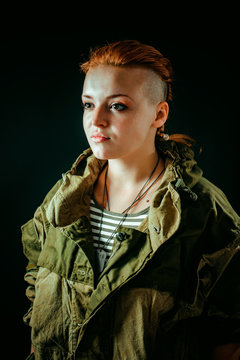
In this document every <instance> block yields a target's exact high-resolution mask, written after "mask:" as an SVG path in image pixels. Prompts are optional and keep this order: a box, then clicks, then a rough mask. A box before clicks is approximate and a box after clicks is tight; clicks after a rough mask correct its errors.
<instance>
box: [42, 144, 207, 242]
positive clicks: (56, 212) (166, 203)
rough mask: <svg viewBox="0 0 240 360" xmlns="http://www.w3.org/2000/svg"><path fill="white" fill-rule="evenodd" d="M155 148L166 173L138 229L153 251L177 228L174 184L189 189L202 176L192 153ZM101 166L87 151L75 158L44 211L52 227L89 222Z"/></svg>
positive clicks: (184, 149)
mask: <svg viewBox="0 0 240 360" xmlns="http://www.w3.org/2000/svg"><path fill="white" fill-rule="evenodd" d="M156 147H157V149H158V151H159V152H160V155H162V156H164V157H165V167H166V170H165V173H164V176H163V179H162V182H161V186H160V187H159V189H158V190H156V192H155V195H154V197H153V199H152V202H151V205H150V211H149V217H148V223H147V224H146V225H147V226H146V228H145V229H143V228H142V230H147V229H148V230H147V231H149V234H150V238H151V242H152V247H153V249H156V248H157V247H158V246H159V239H161V242H165V241H166V240H167V239H168V238H169V237H170V236H172V235H173V233H174V232H175V231H176V230H177V229H178V227H179V224H180V219H181V203H180V197H179V193H178V191H177V190H176V188H175V186H174V185H175V184H176V181H177V180H179V179H181V182H182V184H184V186H185V187H186V188H188V189H190V188H191V187H193V186H194V185H195V184H196V183H197V182H198V181H199V179H200V177H201V176H202V171H201V169H200V168H199V167H198V166H197V164H196V161H195V160H194V158H193V155H194V153H193V151H192V150H191V149H190V148H188V147H187V146H186V145H183V144H179V143H176V142H174V141H165V140H160V139H157V141H156ZM105 163H106V161H103V160H99V159H97V158H95V156H94V155H93V154H92V151H91V150H90V149H88V150H86V151H84V152H83V153H82V154H81V155H80V156H79V157H78V159H77V160H76V161H75V162H74V164H73V166H72V168H71V170H69V171H68V172H66V173H65V174H63V183H62V185H61V186H60V188H59V189H58V191H57V192H56V194H55V195H54V196H53V198H52V200H51V201H50V203H49V205H48V207H47V209H46V215H47V218H48V221H49V222H50V223H51V224H52V225H53V226H55V227H58V228H66V227H69V226H70V225H73V224H74V223H75V222H76V221H77V220H78V219H79V218H81V217H87V218H89V203H90V198H91V195H92V192H93V186H94V183H95V181H96V180H97V178H98V176H99V173H100V172H101V170H102V168H103V166H104V164H105Z"/></svg>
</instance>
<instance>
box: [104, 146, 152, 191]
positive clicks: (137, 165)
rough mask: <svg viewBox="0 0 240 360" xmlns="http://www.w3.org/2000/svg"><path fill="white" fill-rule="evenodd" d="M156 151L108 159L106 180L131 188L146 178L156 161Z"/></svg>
mask: <svg viewBox="0 0 240 360" xmlns="http://www.w3.org/2000/svg"><path fill="white" fill-rule="evenodd" d="M158 157H159V155H158V153H157V151H156V150H154V151H153V152H151V153H148V154H139V155H138V156H137V157H135V158H134V159H133V158H132V157H128V158H121V159H110V160H108V182H109V183H110V184H115V186H117V185H118V184H121V186H123V185H124V187H125V186H126V187H130V188H133V187H135V186H137V185H138V184H139V183H141V182H143V181H144V180H146V179H147V178H148V177H149V175H150V174H151V172H152V170H153V168H154V166H155V165H156V163H157V161H158Z"/></svg>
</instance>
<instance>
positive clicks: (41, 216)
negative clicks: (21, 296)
mask: <svg viewBox="0 0 240 360" xmlns="http://www.w3.org/2000/svg"><path fill="white" fill-rule="evenodd" d="M61 183H62V179H61V180H59V181H58V182H57V183H56V184H55V185H54V187H53V188H52V189H51V190H50V191H49V193H48V194H47V196H46V197H45V199H44V201H43V203H42V204H41V205H40V206H39V207H38V208H37V210H36V211H35V213H34V216H33V218H32V219H31V220H29V221H28V222H27V223H26V224H24V225H22V226H21V231H22V245H23V253H24V255H25V256H26V258H27V261H28V263H27V266H26V273H25V276H24V280H25V281H26V282H27V284H28V286H27V289H26V296H27V298H28V299H29V300H30V301H31V306H30V309H29V310H28V312H27V314H25V315H24V317H23V320H24V322H25V323H26V324H29V322H30V319H31V313H32V305H33V302H34V298H35V282H36V278H37V274H38V258H39V255H40V253H41V250H42V247H43V244H44V242H45V238H46V234H47V231H48V226H49V223H48V221H47V220H46V216H45V209H46V207H47V206H48V203H49V202H50V200H51V199H52V197H53V196H54V194H55V193H56V191H57V190H58V188H59V187H60V185H61Z"/></svg>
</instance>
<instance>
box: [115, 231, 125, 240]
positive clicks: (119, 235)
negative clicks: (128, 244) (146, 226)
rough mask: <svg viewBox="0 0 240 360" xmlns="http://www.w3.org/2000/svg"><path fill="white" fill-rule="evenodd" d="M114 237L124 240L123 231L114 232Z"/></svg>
mask: <svg viewBox="0 0 240 360" xmlns="http://www.w3.org/2000/svg"><path fill="white" fill-rule="evenodd" d="M116 239H117V240H118V241H120V242H122V241H123V240H125V233H123V232H118V233H116Z"/></svg>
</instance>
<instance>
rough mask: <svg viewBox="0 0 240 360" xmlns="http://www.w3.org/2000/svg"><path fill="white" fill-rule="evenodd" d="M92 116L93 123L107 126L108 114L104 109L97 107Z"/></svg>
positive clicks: (98, 125)
mask: <svg viewBox="0 0 240 360" xmlns="http://www.w3.org/2000/svg"><path fill="white" fill-rule="evenodd" d="M92 116H93V117H92V124H93V125H94V126H96V127H106V126H107V125H108V120H107V114H106V112H105V111H104V110H103V109H101V108H99V109H95V110H94V112H93V114H92Z"/></svg>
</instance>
